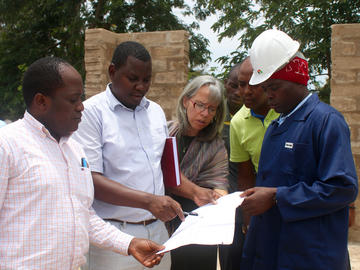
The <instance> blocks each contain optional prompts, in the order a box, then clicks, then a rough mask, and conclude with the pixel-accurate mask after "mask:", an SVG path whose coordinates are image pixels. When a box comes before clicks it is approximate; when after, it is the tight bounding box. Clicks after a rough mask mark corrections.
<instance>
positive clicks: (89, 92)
mask: <svg viewBox="0 0 360 270" xmlns="http://www.w3.org/2000/svg"><path fill="white" fill-rule="evenodd" d="M124 41H136V42H139V43H141V44H142V45H144V47H145V48H146V49H147V50H148V51H149V53H150V55H151V57H152V64H153V70H152V84H151V87H150V90H149V92H148V94H147V97H148V98H149V99H151V100H153V101H155V102H157V103H159V104H160V105H161V107H162V108H163V110H164V111H165V114H166V117H167V119H171V118H173V117H174V116H175V108H176V101H177V98H178V96H179V95H180V93H181V91H182V90H183V88H184V86H185V84H186V82H187V76H188V62H189V57H188V55H189V42H188V33H187V32H186V31H183V30H180V31H159V32H144V33H124V34H116V33H113V32H110V31H107V30H105V29H101V28H97V29H88V30H87V31H86V33H85V70H86V79H85V93H86V97H87V98H89V97H90V96H93V95H95V94H97V93H99V92H101V91H103V90H105V86H106V84H107V83H108V82H110V79H109V76H108V72H107V70H108V66H109V64H110V62H111V58H112V54H113V52H114V50H115V48H116V46H117V45H118V44H120V43H121V42H124Z"/></svg>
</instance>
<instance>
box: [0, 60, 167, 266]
mask: <svg viewBox="0 0 360 270" xmlns="http://www.w3.org/2000/svg"><path fill="white" fill-rule="evenodd" d="M23 95H24V100H25V103H26V108H27V110H26V112H25V114H24V118H22V119H20V120H18V121H16V122H14V123H12V124H9V125H7V126H6V127H4V128H2V129H1V130H0V228H1V229H0V269H47V270H48V269H78V268H79V266H80V265H82V264H84V263H85V257H84V254H85V253H86V252H87V250H88V247H89V241H90V242H92V243H93V244H94V245H97V246H99V247H102V248H105V249H108V250H112V251H114V252H117V253H120V254H123V255H128V254H130V255H132V256H134V257H135V258H136V259H137V260H138V261H140V262H141V263H142V264H143V265H145V266H147V267H152V266H153V265H155V264H158V263H159V262H160V260H161V257H162V256H160V255H156V254H155V253H156V251H158V250H160V249H161V248H162V246H160V245H158V244H156V243H154V242H152V241H150V240H147V239H139V238H134V237H133V236H130V235H128V234H125V233H122V232H121V231H119V230H118V229H117V228H115V227H114V226H112V225H110V224H109V223H106V222H105V221H103V220H102V219H101V218H99V217H98V216H97V215H96V214H95V212H94V210H93V209H92V207H91V205H92V202H93V195H94V188H93V183H92V178H91V172H90V170H89V168H88V165H87V160H86V157H85V154H84V152H83V150H82V148H81V147H80V145H79V144H78V143H77V142H76V141H74V140H73V139H72V138H71V137H70V135H71V134H72V132H74V131H75V130H76V129H77V128H78V124H79V122H80V121H81V114H82V111H83V109H84V107H83V104H82V101H81V96H82V95H83V83H82V79H81V76H80V74H79V73H78V72H77V71H76V70H75V69H74V68H73V67H72V66H71V65H70V64H69V63H67V62H66V61H64V60H62V59H60V58H54V57H45V58H42V59H39V60H38V61H36V62H34V63H33V64H32V65H31V66H30V67H29V68H28V70H27V71H26V73H25V75H24V80H23Z"/></svg>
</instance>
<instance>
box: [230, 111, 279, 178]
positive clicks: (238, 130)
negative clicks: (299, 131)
mask: <svg viewBox="0 0 360 270" xmlns="http://www.w3.org/2000/svg"><path fill="white" fill-rule="evenodd" d="M278 117H279V114H278V113H277V112H275V111H274V110H273V109H270V110H269V112H268V113H267V115H266V116H265V119H264V122H262V121H261V120H260V119H259V118H257V117H255V116H253V115H252V114H251V112H250V109H249V108H246V107H245V106H242V108H241V109H240V110H239V111H238V112H237V113H236V114H235V115H234V117H233V118H232V119H231V123H230V161H232V162H245V161H248V160H251V162H252V164H253V165H254V168H255V171H256V172H257V170H258V166H259V159H260V152H261V145H262V141H263V139H264V135H265V132H266V129H267V128H268V126H269V125H270V123H271V122H272V121H273V120H275V119H276V118H278Z"/></svg>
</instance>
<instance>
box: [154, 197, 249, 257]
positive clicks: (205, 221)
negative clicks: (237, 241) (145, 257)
mask: <svg viewBox="0 0 360 270" xmlns="http://www.w3.org/2000/svg"><path fill="white" fill-rule="evenodd" d="M241 193H242V192H235V193H231V194H229V195H226V196H223V197H221V198H219V199H218V200H217V204H206V205H204V206H201V207H199V208H197V209H195V210H193V211H192V212H195V213H198V216H192V215H189V216H187V217H186V218H185V221H184V222H182V223H181V225H180V226H179V228H178V229H177V230H176V231H175V232H174V234H173V235H172V236H171V238H170V239H169V240H168V241H166V242H165V243H164V244H163V245H164V246H165V249H163V250H161V251H159V252H158V253H164V252H167V251H170V250H173V249H176V248H178V247H181V246H185V245H189V244H200V245H218V244H225V245H229V244H231V243H232V241H233V238H234V230H235V210H236V208H237V207H238V206H239V205H241V203H242V202H243V200H244V198H240V194H241Z"/></svg>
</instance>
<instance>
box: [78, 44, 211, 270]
mask: <svg viewBox="0 0 360 270" xmlns="http://www.w3.org/2000/svg"><path fill="white" fill-rule="evenodd" d="M108 72H109V76H110V79H111V83H109V84H108V85H107V87H106V90H105V91H104V92H101V93H99V94H97V95H95V96H93V97H91V98H90V99H88V100H86V101H85V102H84V107H85V110H84V113H83V121H82V122H81V124H80V125H79V130H78V131H77V132H76V134H74V135H75V138H76V139H77V140H78V141H79V142H80V143H81V144H82V145H83V147H84V150H85V153H86V155H87V156H88V158H89V164H90V168H91V172H92V175H93V179H94V186H95V198H96V200H95V201H94V204H93V207H94V209H95V211H96V212H97V214H98V215H99V216H100V217H102V218H103V219H105V220H107V221H109V222H111V223H112V224H113V225H114V226H117V227H118V228H120V229H121V230H122V231H124V232H127V233H129V234H132V235H135V236H136V237H142V238H148V239H151V240H153V241H155V242H158V243H164V242H165V241H166V240H167V239H168V233H167V230H166V228H165V225H164V223H163V222H165V221H169V220H171V219H173V218H174V217H176V216H179V217H180V218H181V219H184V215H183V213H182V209H181V207H180V205H179V204H178V203H177V202H176V201H174V200H173V199H172V198H170V197H169V196H164V184H163V176H162V171H161V165H160V161H161V156H162V153H163V148H164V144H165V139H166V136H167V125H166V118H165V114H164V112H163V110H162V109H161V107H160V106H159V105H158V104H156V103H155V102H152V101H150V100H148V99H147V98H146V97H145V94H146V93H147V92H148V90H149V87H150V83H151V75H152V63H151V56H150V54H149V52H148V51H147V50H146V49H145V48H144V46H142V45H141V44H139V43H137V42H131V41H128V42H123V43H121V44H120V45H118V46H117V48H116V49H115V52H114V55H113V58H112V62H111V64H110V65H109V68H108ZM194 186H195V187H196V185H194V184H192V183H190V181H183V179H182V184H181V187H180V188H179V189H178V190H177V191H178V192H179V194H182V195H183V196H186V197H188V198H190V199H193V200H194V201H196V202H197V203H198V204H199V205H201V204H205V203H208V202H211V201H213V200H214V199H215V198H214V193H213V191H212V190H207V189H201V188H197V189H195V188H194ZM170 264H171V262H170V256H169V254H165V256H164V258H163V259H162V261H161V263H160V264H159V265H158V266H156V267H155V268H156V269H164V270H165V269H166V270H167V269H170ZM89 268H90V269H96V270H101V269H107V270H112V269H119V268H121V269H131V270H135V269H143V266H142V265H140V264H139V263H137V262H136V261H135V260H133V259H132V258H129V257H127V258H124V257H122V256H117V255H116V254H113V253H111V252H107V251H103V250H101V249H99V248H97V247H95V246H90V252H89Z"/></svg>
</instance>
